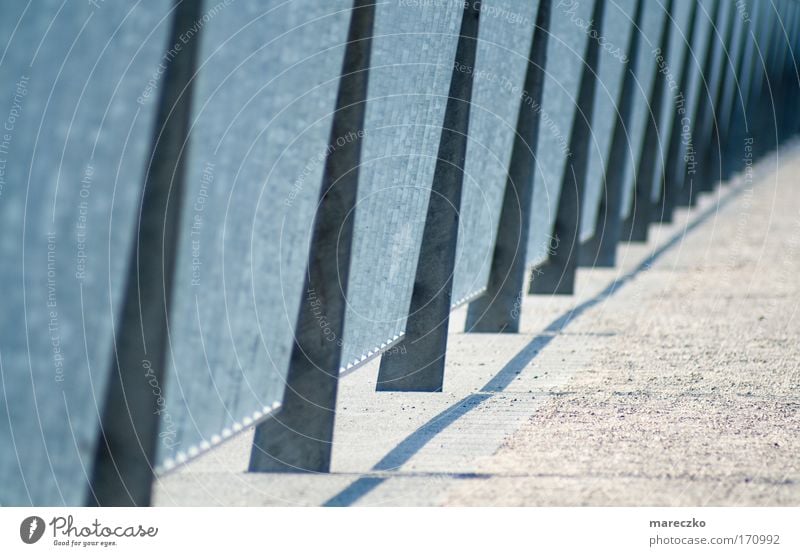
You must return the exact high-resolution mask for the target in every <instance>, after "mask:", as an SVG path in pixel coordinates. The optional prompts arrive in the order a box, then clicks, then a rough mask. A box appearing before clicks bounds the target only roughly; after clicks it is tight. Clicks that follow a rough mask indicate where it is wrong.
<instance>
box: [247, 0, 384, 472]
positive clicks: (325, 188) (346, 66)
mask: <svg viewBox="0 0 800 556" xmlns="http://www.w3.org/2000/svg"><path fill="white" fill-rule="evenodd" d="M374 19H375V4H374V3H372V2H370V0H355V2H354V5H353V11H352V14H351V19H350V29H349V31H348V37H347V47H346V49H345V54H344V63H343V69H342V78H341V80H340V82H339V91H338V95H337V99H336V112H335V115H334V118H333V125H332V127H331V138H332V139H331V143H330V144H337V143H336V140H337V138H339V137H354V138H355V139H354V140H353V141H348V142H346V143H345V144H344V145H343V146H341V147H340V148H337V149H336V150H333V151H331V152H330V153H329V154H328V156H327V158H326V160H325V170H324V173H323V179H322V190H321V194H320V201H319V205H318V207H317V214H316V217H315V219H314V224H313V226H314V227H313V232H312V239H311V247H310V253H309V258H308V268H307V272H306V276H305V283H304V288H303V297H302V298H301V302H300V311H299V314H298V317H297V326H296V329H295V343H294V346H293V348H292V355H291V359H290V363H289V371H288V375H287V379H286V391H285V394H284V397H283V403H282V405H281V408H280V410H279V411H278V412H277V413H276V414H275V415H273V416H270V417H269V418H268V419H267V420H266V421H264V422H263V423H261V424H260V425H259V426H258V427H257V428H256V432H255V438H254V440H253V449H252V451H251V454H250V466H249V469H250V471H257V472H268V471H272V472H280V471H317V472H327V471H329V470H330V462H331V449H332V442H333V426H334V416H335V411H336V394H337V389H338V382H339V366H340V360H341V351H342V347H341V345H340V343H339V342H337V341H331V340H330V339H329V338H328V337H326V336H325V332H324V331H323V329H322V327H320V326H319V322H318V320H317V319H316V317H315V314H316V313H315V307H314V306H313V305H312V304H315V303H319V302H321V303H322V306H323V307H324V311H325V315H326V317H327V320H328V321H329V326H330V329H331V330H332V331H333V333H334V334H335V337H336V338H341V337H342V332H343V329H344V316H345V307H346V295H347V291H346V290H347V282H348V273H349V269H350V251H351V247H352V239H353V222H354V218H352V214H351V212H352V211H353V210H354V209H355V205H356V198H357V192H358V168H359V164H360V160H361V140H362V139H361V134H360V133H359V131H360V130H361V129H363V127H364V114H365V112H366V97H367V81H368V73H369V63H370V54H371V46H372V29H373V23H374ZM309 292H313V295H309Z"/></svg>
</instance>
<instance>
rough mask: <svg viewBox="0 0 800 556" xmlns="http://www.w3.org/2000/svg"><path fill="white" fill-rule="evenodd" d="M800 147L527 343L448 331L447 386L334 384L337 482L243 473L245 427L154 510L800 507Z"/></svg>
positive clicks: (174, 479) (547, 301)
mask: <svg viewBox="0 0 800 556" xmlns="http://www.w3.org/2000/svg"><path fill="white" fill-rule="evenodd" d="M798 176H800V147H799V146H798V145H796V144H795V145H791V146H788V147H784V148H783V150H782V151H781V152H780V153H778V154H775V153H773V154H772V155H770V156H769V157H767V158H765V159H763V160H762V161H760V162H759V163H758V164H757V165H756V166H755V167H754V168H753V173H752V179H749V178H748V177H747V176H745V175H740V176H737V177H736V178H735V179H734V180H732V181H731V183H729V184H726V185H724V186H722V187H720V188H719V189H717V190H716V191H715V192H714V193H713V194H708V195H705V196H704V197H703V198H702V199H701V202H700V203H699V205H698V206H697V207H695V208H694V209H692V210H683V209H681V210H679V211H678V212H677V214H676V218H675V221H674V223H673V224H670V225H654V226H653V227H652V228H651V237H650V241H649V242H648V243H647V244H630V245H626V244H622V245H621V246H620V251H619V259H620V264H619V266H618V267H617V268H616V269H581V270H580V271H579V275H578V291H577V293H576V295H573V296H565V297H558V298H556V297H542V296H535V297H532V296H528V297H527V298H526V299H525V303H524V307H523V312H522V315H523V323H522V332H521V333H520V334H516V335H494V334H470V335H466V334H464V333H462V332H461V331H462V330H463V323H464V318H465V311H464V309H461V310H459V311H456V312H455V313H454V316H453V317H454V318H453V322H452V324H451V337H450V347H449V350H448V360H447V373H446V381H445V387H444V392H443V393H439V394H409V393H376V392H375V391H374V387H375V380H376V377H377V368H378V364H377V362H372V363H370V364H369V365H367V366H365V367H364V368H362V369H360V370H358V371H356V372H354V373H352V374H350V375H348V376H347V377H345V378H344V379H343V380H342V382H341V397H340V404H339V407H338V416H337V424H336V439H335V445H334V464H333V472H332V473H331V474H328V475H318V474H276V475H269V474H249V473H246V472H245V469H246V466H247V461H248V457H249V443H250V441H251V438H252V431H248V432H247V433H244V434H242V435H240V436H239V437H238V438H236V439H234V440H232V441H231V442H229V443H227V444H225V445H223V446H221V447H220V448H219V449H217V450H215V451H212V452H211V453H209V454H207V455H205V456H203V457H202V458H199V459H198V460H196V461H194V462H192V463H190V464H189V465H187V466H185V467H184V468H182V469H180V470H178V471H177V472H173V473H171V474H169V475H167V476H166V477H163V478H162V479H160V480H159V482H158V484H157V486H156V500H155V502H156V504H157V505H312V506H316V505H326V504H327V505H390V506H391V505H404V506H405V505H481V506H482V505H503V506H508V505H568V506H569V505H700V506H704V505H709V506H717V505H800V368H798V362H799V361H800V322H799V321H798V315H797V311H798V307H800V279H798V275H800V184H799V183H798V181H797V180H798Z"/></svg>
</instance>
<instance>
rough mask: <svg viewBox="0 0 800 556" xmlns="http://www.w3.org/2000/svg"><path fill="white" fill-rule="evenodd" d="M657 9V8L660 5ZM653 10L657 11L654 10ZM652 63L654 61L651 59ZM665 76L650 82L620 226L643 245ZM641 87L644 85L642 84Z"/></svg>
mask: <svg viewBox="0 0 800 556" xmlns="http://www.w3.org/2000/svg"><path fill="white" fill-rule="evenodd" d="M673 4H674V2H673V0H669V3H668V5H667V6H666V8H665V10H666V12H667V17H665V18H664V23H663V25H662V28H661V41H660V45H659V48H660V49H661V52H668V51H669V43H670V37H671V35H672V33H670V26H671V25H672V17H671V16H672V13H673ZM659 7H660V6H659ZM653 9H658V7H655V8H653ZM653 63H654V64H655V63H656V62H655V60H653ZM665 80H666V76H665V75H664V73H663V72H662V71H659V70H658V69H657V70H656V73H655V76H654V80H653V94H652V97H651V101H650V107H649V111H648V113H649V117H648V118H647V128H646V131H645V135H644V141H642V146H641V157H640V159H639V160H640V161H639V168H638V169H636V181H635V183H634V192H633V207H632V208H631V213H630V215H629V216H628V218H627V220H626V221H625V222H624V223H623V231H622V237H624V238H625V239H626V240H628V241H638V242H646V241H647V236H648V231H649V229H650V222H651V221H652V219H653V217H654V215H655V209H654V207H653V187H654V185H653V184H654V180H659V181H660V178H661V176H660V175H659V176H656V175H655V172H656V168H658V160H657V158H658V157H659V156H660V151H659V149H658V143H659V141H660V129H659V122H658V118H659V117H660V115H661V106H662V104H663V103H664V101H665V99H664V81H665ZM643 85H645V86H646V85H647V84H646V83H644V84H643Z"/></svg>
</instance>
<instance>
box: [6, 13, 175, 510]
mask: <svg viewBox="0 0 800 556" xmlns="http://www.w3.org/2000/svg"><path fill="white" fill-rule="evenodd" d="M24 6H25V3H24V2H4V3H3V7H2V10H3V16H2V18H0V19H1V20H2V23H0V36H1V37H2V39H0V42H2V43H3V45H4V47H5V46H6V45H7V47H8V49H7V51H6V52H5V54H4V56H3V59H2V61H0V81H2V82H3V83H5V84H6V88H5V93H4V96H3V103H2V108H0V118H2V119H3V120H4V122H5V123H6V124H7V125H6V128H5V129H6V130H5V132H4V134H5V136H4V137H3V138H2V139H3V140H2V148H0V158H2V159H3V162H2V164H3V167H4V174H3V182H4V183H3V185H2V190H1V191H2V192H1V196H0V222H1V223H2V231H3V233H2V241H0V254H1V255H2V258H3V260H4V261H6V264H3V265H2V266H0V284H2V286H3V290H4V294H5V298H4V305H3V319H4V320H3V322H4V327H3V333H2V334H0V372H1V373H2V395H1V396H0V421H2V424H0V483H2V485H3V486H2V488H0V504H2V505H25V504H28V503H31V504H35V505H45V506H47V505H60V504H68V505H81V504H83V503H84V502H85V500H86V496H87V494H88V480H87V475H90V474H91V466H92V462H93V460H94V455H95V448H96V442H97V438H98V432H99V413H100V412H101V411H102V409H103V398H104V395H105V391H106V385H107V379H108V376H109V372H110V369H111V361H112V346H113V337H112V327H113V323H114V321H115V319H117V318H118V317H119V312H120V310H121V305H122V304H121V295H122V293H123V291H124V286H125V281H126V278H127V267H128V262H129V256H130V249H131V245H132V241H133V234H134V231H135V229H136V217H137V210H138V204H139V198H140V194H141V191H142V185H143V183H144V177H145V170H146V167H147V160H148V155H149V149H150V145H151V139H152V136H153V129H152V128H153V121H154V118H155V103H154V102H152V101H147V100H145V99H144V98H142V97H143V95H146V94H147V93H146V92H147V91H148V90H149V88H150V87H151V86H150V85H148V82H149V81H150V80H151V78H152V76H153V75H154V74H157V73H158V71H159V64H160V63H162V61H163V59H162V57H163V54H164V47H165V44H166V37H167V33H168V31H169V28H170V17H169V12H170V7H171V3H169V2H163V1H160V0H145V1H143V2H138V3H135V4H131V3H119V2H107V3H105V4H103V5H101V6H99V7H97V8H95V7H94V6H92V4H90V3H89V2H65V3H63V4H62V3H61V2H56V1H42V2H37V3H35V5H34V6H32V7H30V9H28V10H27V12H26V13H25V15H24V17H22V19H19V12H20V8H22V7H24ZM15 27H16V31H15V33H14V36H13V39H12V37H11V33H12V30H14V28H15ZM14 84H16V85H14ZM154 87H155V88H156V89H157V87H158V84H157V83H156V85H154ZM137 99H139V102H137ZM9 126H10V127H11V129H9ZM143 380H144V378H143Z"/></svg>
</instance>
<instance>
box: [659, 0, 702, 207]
mask: <svg viewBox="0 0 800 556" xmlns="http://www.w3.org/2000/svg"><path fill="white" fill-rule="evenodd" d="M658 1H659V2H660V3H661V5H662V6H666V2H665V1H664V0H658ZM674 2H675V5H674V7H673V10H672V20H671V21H670V27H669V32H670V33H671V34H672V36H671V38H670V43H669V51H668V52H666V53H662V55H663V56H664V61H663V62H662V65H661V67H660V68H659V69H660V71H662V72H663V73H664V76H665V79H664V88H665V91H666V94H665V96H664V102H663V103H662V105H661V113H660V117H659V124H658V133H659V136H658V142H659V155H658V158H657V160H656V169H655V172H656V174H655V175H656V179H655V180H653V201H654V202H656V201H657V200H658V198H659V196H660V194H661V181H662V180H661V178H662V173H663V168H664V164H665V161H666V158H667V153H668V151H669V141H670V131H671V130H672V124H673V122H674V121H675V118H676V117H677V114H678V101H679V98H680V96H679V95H680V77H681V69H682V67H681V63H682V61H683V56H684V54H685V52H686V49H687V48H688V47H689V44H688V43H689V39H690V37H691V29H689V28H688V27H689V23H691V17H692V6H693V4H694V3H695V2H696V0H674Z"/></svg>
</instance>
